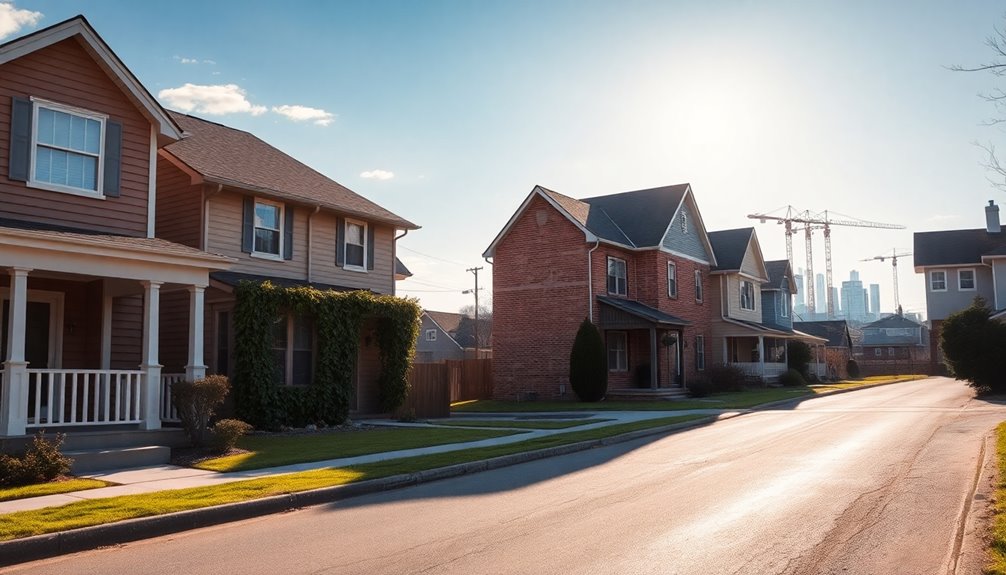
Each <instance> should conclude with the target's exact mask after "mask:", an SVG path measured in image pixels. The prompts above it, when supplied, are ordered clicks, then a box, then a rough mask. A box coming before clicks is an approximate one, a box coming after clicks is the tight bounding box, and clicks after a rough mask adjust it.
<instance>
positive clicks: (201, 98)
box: [157, 83, 268, 116]
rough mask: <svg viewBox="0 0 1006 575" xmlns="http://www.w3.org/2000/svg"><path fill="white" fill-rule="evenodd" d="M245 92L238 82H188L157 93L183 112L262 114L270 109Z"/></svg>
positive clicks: (220, 114)
mask: <svg viewBox="0 0 1006 575" xmlns="http://www.w3.org/2000/svg"><path fill="white" fill-rule="evenodd" d="M245 93H246V92H245V91H244V90H243V89H241V87H240V86H238V85H237V84H224V85H216V86H201V85H198V84H189V83H186V84H185V85H184V86H181V87H180V88H166V89H164V90H161V91H160V92H158V93H157V97H158V98H160V99H162V100H164V101H165V102H167V104H168V105H169V106H171V107H173V108H178V109H179V110H181V111H183V112H200V113H203V114H210V115H213V116H222V115H224V114H251V115H252V116H261V115H262V114H265V113H266V111H268V108H266V107H265V106H256V105H254V104H252V103H251V102H249V101H248V99H247V98H246V97H245Z"/></svg>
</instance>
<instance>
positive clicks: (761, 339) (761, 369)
mask: <svg viewBox="0 0 1006 575" xmlns="http://www.w3.org/2000/svg"><path fill="white" fill-rule="evenodd" d="M758 373H760V374H761V379H762V381H765V336H763V335H759V336H758Z"/></svg>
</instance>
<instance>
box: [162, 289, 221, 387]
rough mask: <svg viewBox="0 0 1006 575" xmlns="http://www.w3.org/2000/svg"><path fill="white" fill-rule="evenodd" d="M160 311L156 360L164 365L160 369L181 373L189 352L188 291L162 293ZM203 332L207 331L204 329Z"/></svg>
mask: <svg viewBox="0 0 1006 575" xmlns="http://www.w3.org/2000/svg"><path fill="white" fill-rule="evenodd" d="M160 312H161V313H160V316H159V320H158V324H159V327H160V335H159V337H160V342H159V344H158V361H159V362H160V363H161V365H162V366H164V367H163V368H162V369H161V371H162V372H163V373H183V372H184V371H185V365H186V364H187V363H188V354H189V292H188V291H186V290H178V291H171V292H165V293H162V294H161V301H160ZM203 333H204V334H208V333H209V332H207V331H205V330H204V331H203ZM204 337H205V335H204ZM205 341H209V340H208V339H206V340H205ZM204 348H205V343H204Z"/></svg>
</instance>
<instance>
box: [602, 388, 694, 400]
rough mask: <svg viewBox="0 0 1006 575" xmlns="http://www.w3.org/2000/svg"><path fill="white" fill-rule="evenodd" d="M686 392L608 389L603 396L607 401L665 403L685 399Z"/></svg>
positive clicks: (673, 389) (667, 389)
mask: <svg viewBox="0 0 1006 575" xmlns="http://www.w3.org/2000/svg"><path fill="white" fill-rule="evenodd" d="M687 397H688V391H687V390H686V389H684V388H682V387H662V388H659V389H609V390H608V393H607V394H605V399H607V400H608V401H667V400H674V399H686V398H687Z"/></svg>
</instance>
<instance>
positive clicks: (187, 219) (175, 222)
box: [155, 158, 203, 249]
mask: <svg viewBox="0 0 1006 575" xmlns="http://www.w3.org/2000/svg"><path fill="white" fill-rule="evenodd" d="M155 228H156V235H157V237H159V238H161V239H165V240H168V241H169V242H175V243H179V244H183V245H186V246H189V247H193V248H197V249H201V248H202V247H203V246H202V242H203V189H202V186H201V185H199V184H192V183H191V178H190V176H189V175H188V174H186V173H185V172H183V171H181V170H179V169H178V168H176V167H175V166H174V165H172V164H171V163H170V162H168V161H167V160H165V159H163V158H159V159H158V160H157V222H156V226H155Z"/></svg>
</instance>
